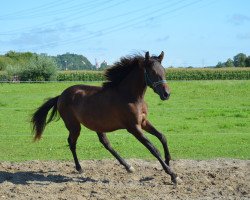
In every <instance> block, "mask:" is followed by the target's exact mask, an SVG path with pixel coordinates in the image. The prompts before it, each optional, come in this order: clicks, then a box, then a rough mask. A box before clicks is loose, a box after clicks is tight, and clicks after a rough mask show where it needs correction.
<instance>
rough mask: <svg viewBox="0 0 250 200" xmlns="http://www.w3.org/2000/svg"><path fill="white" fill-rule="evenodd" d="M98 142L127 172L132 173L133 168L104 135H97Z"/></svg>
mask: <svg viewBox="0 0 250 200" xmlns="http://www.w3.org/2000/svg"><path fill="white" fill-rule="evenodd" d="M97 135H98V137H99V140H100V142H101V143H102V144H103V146H104V147H105V148H106V149H107V150H108V151H109V152H110V153H111V154H112V155H113V156H114V157H115V158H116V159H117V160H118V161H119V162H120V164H122V165H123V166H124V167H125V168H126V170H127V171H128V172H134V171H135V170H134V168H133V167H132V166H131V165H129V164H128V163H127V162H126V161H125V160H124V159H123V158H122V157H121V156H120V155H119V154H118V153H117V152H116V151H115V150H114V149H113V148H112V147H111V145H110V142H109V140H108V138H107V136H106V133H97Z"/></svg>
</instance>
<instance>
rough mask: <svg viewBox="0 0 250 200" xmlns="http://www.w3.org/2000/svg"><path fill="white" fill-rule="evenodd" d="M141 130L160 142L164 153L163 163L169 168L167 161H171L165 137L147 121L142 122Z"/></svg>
mask: <svg viewBox="0 0 250 200" xmlns="http://www.w3.org/2000/svg"><path fill="white" fill-rule="evenodd" d="M142 129H143V130H145V131H147V132H148V133H150V134H152V135H154V136H156V137H157V138H158V139H159V140H160V141H161V143H162V146H163V149H164V153H165V162H166V164H167V165H168V166H169V161H170V160H171V156H170V153H169V150H168V144H167V139H166V137H165V136H164V135H163V134H162V133H160V132H159V131H157V130H156V128H155V127H154V126H153V125H152V124H151V123H150V122H149V121H148V120H146V121H144V123H143V124H142Z"/></svg>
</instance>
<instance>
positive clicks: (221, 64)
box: [215, 62, 225, 68]
mask: <svg viewBox="0 0 250 200" xmlns="http://www.w3.org/2000/svg"><path fill="white" fill-rule="evenodd" d="M215 67H217V68H222V67H225V63H222V62H218V64H217V65H216V66H215Z"/></svg>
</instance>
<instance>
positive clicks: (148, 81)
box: [144, 70, 167, 88]
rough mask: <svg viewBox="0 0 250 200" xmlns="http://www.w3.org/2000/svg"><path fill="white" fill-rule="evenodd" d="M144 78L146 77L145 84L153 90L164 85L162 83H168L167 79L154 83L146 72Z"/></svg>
mask: <svg viewBox="0 0 250 200" xmlns="http://www.w3.org/2000/svg"><path fill="white" fill-rule="evenodd" d="M144 76H145V82H146V85H147V86H150V85H151V86H152V87H153V88H156V87H157V86H158V85H160V84H162V83H167V80H166V79H163V80H160V81H152V80H151V79H150V78H149V76H148V74H147V71H146V70H145V71H144Z"/></svg>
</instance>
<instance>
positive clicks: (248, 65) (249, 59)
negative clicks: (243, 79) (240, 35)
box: [245, 56, 250, 67]
mask: <svg viewBox="0 0 250 200" xmlns="http://www.w3.org/2000/svg"><path fill="white" fill-rule="evenodd" d="M245 63H246V67H250V56H248V57H247V58H246V61H245Z"/></svg>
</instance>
